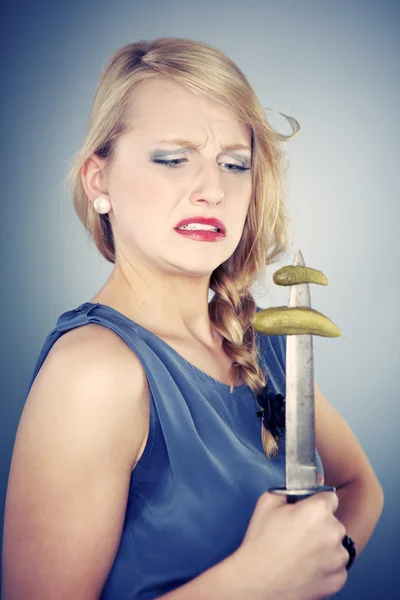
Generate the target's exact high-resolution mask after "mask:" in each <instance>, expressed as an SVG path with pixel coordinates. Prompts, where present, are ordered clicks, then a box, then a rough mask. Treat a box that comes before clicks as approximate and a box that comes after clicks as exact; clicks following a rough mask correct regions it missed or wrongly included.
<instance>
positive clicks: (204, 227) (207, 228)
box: [178, 223, 219, 231]
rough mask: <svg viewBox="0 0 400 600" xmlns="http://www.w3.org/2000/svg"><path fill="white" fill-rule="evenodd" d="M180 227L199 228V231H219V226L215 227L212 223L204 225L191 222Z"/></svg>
mask: <svg viewBox="0 0 400 600" xmlns="http://www.w3.org/2000/svg"><path fill="white" fill-rule="evenodd" d="M178 229H189V230H198V231H202V230H205V231H219V229H217V227H213V226H212V225H203V224H200V223H189V224H188V225H182V226H181V227H178Z"/></svg>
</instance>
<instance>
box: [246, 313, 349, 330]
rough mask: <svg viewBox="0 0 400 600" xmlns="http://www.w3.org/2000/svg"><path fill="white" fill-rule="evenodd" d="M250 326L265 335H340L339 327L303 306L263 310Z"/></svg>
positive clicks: (320, 314)
mask: <svg viewBox="0 0 400 600" xmlns="http://www.w3.org/2000/svg"><path fill="white" fill-rule="evenodd" d="M252 324H253V326H254V328H255V330H256V331H259V332H260V333H264V334H266V335H301V334H311V335H319V336H321V337H339V336H341V335H342V332H341V331H340V329H339V327H337V325H335V323H333V322H332V321H331V320H330V319H328V317H326V316H325V315H323V314H322V313H320V312H318V311H317V310H314V309H313V308H307V307H305V306H295V307H288V306H273V307H271V308H263V309H261V310H260V311H259V312H258V313H257V314H256V315H255V316H254V317H253V320H252Z"/></svg>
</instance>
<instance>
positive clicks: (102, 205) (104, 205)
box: [93, 196, 111, 215]
mask: <svg viewBox="0 0 400 600" xmlns="http://www.w3.org/2000/svg"><path fill="white" fill-rule="evenodd" d="M93 208H94V210H95V211H96V212H97V213H99V215H105V214H106V213H108V212H109V211H110V210H111V204H110V201H109V200H107V198H104V197H103V196H98V197H97V198H96V199H95V201H94V202H93Z"/></svg>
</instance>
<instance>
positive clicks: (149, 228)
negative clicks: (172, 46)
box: [106, 78, 252, 276]
mask: <svg viewBox="0 0 400 600" xmlns="http://www.w3.org/2000/svg"><path fill="white" fill-rule="evenodd" d="M133 107H134V111H132V115H133V118H132V128H131V129H130V130H129V131H127V132H126V133H124V134H123V135H122V136H120V137H119V138H118V140H117V143H116V147H115V153H114V156H113V159H112V162H111V164H110V167H109V170H108V172H107V176H106V177H107V190H108V193H109V197H110V201H111V205H112V212H111V213H110V219H111V224H112V227H113V233H114V239H115V244H116V248H117V253H118V252H119V251H120V252H121V253H122V254H123V255H124V256H125V258H127V257H128V258H129V260H130V261H133V262H134V263H135V262H136V260H137V259H138V260H140V261H144V262H145V263H146V264H147V265H148V266H149V267H150V268H152V269H153V270H154V269H155V270H156V271H159V270H161V271H162V272H164V274H166V273H170V274H181V275H186V276H190V275H192V276H199V275H208V276H209V275H210V274H211V273H212V271H213V270H214V269H215V268H216V267H218V266H219V265H220V264H221V263H223V262H224V261H225V260H227V259H228V258H229V257H230V256H231V255H232V253H233V252H234V250H235V248H236V247H237V245H238V243H239V241H240V238H241V235H242V231H243V226H244V222H245V219H246V214H247V210H248V206H249V202H250V197H251V191H252V175H251V133H250V130H249V128H248V127H247V126H246V125H245V124H243V123H241V122H240V121H239V120H238V119H237V118H236V116H235V115H234V113H233V112H231V111H230V110H229V109H227V108H224V107H221V106H219V105H217V104H216V103H213V102H211V101H210V100H207V99H205V98H202V97H200V96H196V95H195V94H194V93H192V92H190V91H189V90H187V89H185V88H184V87H183V86H180V85H179V84H177V83H174V82H171V81H169V80H166V79H162V78H159V79H154V80H150V81H146V82H145V83H143V84H141V86H140V89H139V93H137V95H136V98H135V99H134V101H133ZM190 146H193V147H190ZM194 146H196V147H194ZM196 217H206V218H217V219H219V220H220V221H222V223H223V225H224V228H225V235H219V236H216V237H217V241H205V240H204V238H202V237H201V236H202V234H197V236H196V234H194V235H192V236H188V235H187V234H186V235H182V234H179V233H178V232H177V230H176V227H177V224H178V223H179V222H180V221H182V220H183V219H187V218H196ZM196 237H197V239H196ZM214 237H215V236H214Z"/></svg>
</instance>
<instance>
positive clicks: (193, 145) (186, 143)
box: [157, 138, 251, 152]
mask: <svg viewBox="0 0 400 600" xmlns="http://www.w3.org/2000/svg"><path fill="white" fill-rule="evenodd" d="M157 143H158V144H174V145H175V146H180V147H182V148H189V149H190V150H200V148H201V147H202V144H200V143H198V142H192V141H191V140H184V139H182V138H172V139H169V140H160V141H158V142H157ZM221 148H222V150H223V151H224V152H231V151H232V150H248V151H249V152H251V148H250V146H247V145H246V144H225V145H222V146H221Z"/></svg>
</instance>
